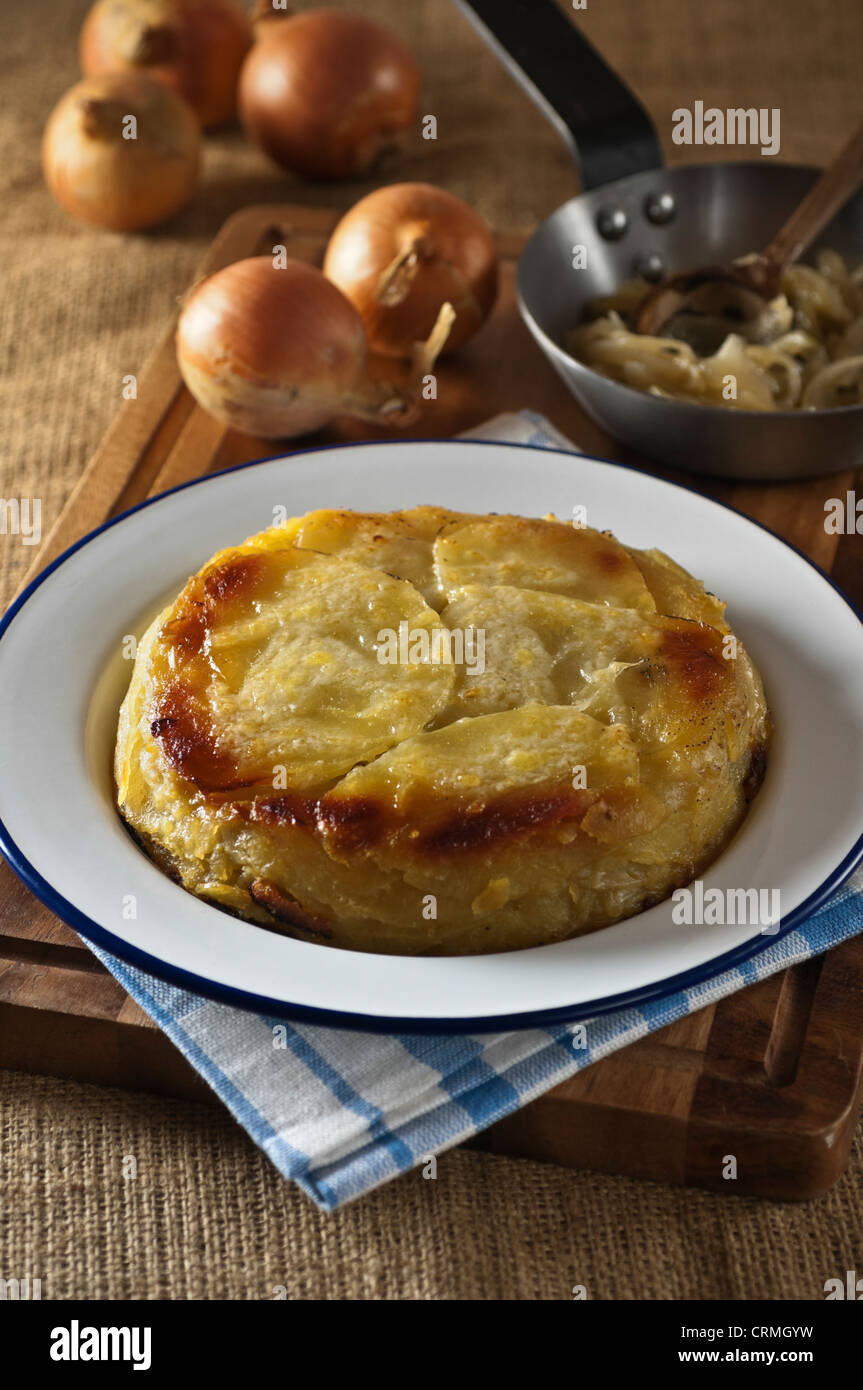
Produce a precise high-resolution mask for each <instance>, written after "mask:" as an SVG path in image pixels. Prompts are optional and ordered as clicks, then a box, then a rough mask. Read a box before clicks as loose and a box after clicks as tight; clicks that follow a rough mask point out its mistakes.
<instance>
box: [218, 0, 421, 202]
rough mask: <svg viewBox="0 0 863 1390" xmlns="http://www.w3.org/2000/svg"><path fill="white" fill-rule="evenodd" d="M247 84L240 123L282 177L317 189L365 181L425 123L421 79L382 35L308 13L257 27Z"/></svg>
mask: <svg viewBox="0 0 863 1390" xmlns="http://www.w3.org/2000/svg"><path fill="white" fill-rule="evenodd" d="M257 32H258V33H259V35H260V37H259V38H258V41H257V42H256V43H255V45H254V47H253V48H252V51H251V53H250V54H249V56H248V58H247V59H246V61H245V63H244V64H243V71H242V73H241V75H240V94H239V104H240V117H241V119H242V122H243V125H244V126H245V128H246V130H247V132H248V133H249V135H250V136H251V138H252V139H253V140H255V141H257V143H258V144H259V145H261V146H262V148H263V149H264V150H266V152H267V154H269V155H271V156H272V157H273V159H275V160H276V161H277V162H278V163H279V164H281V165H283V167H284V168H286V169H289V170H291V171H292V172H294V173H298V174H304V175H305V176H306V177H308V178H312V179H342V178H350V177H351V176H353V175H356V174H362V173H365V172H366V171H367V170H368V169H369V168H370V167H371V165H372V164H373V163H374V161H375V159H376V158H377V156H378V154H379V153H380V152H381V150H382V149H383V148H385V147H386V146H387V145H390V144H392V143H394V139H395V137H396V135H397V134H398V133H399V132H401V131H403V130H404V129H406V128H407V127H408V126H410V125H412V124H413V123H414V121H415V120H416V116H417V99H418V94H419V82H420V75H419V69H418V68H417V65H416V63H415V62H414V59H413V57H412V56H411V54H410V52H409V51H408V49H407V48H406V47H405V45H404V44H403V43H402V41H401V39H399V38H398V37H397V36H396V35H395V34H393V33H391V31H390V30H389V29H386V28H384V26H383V25H381V24H377V23H375V22H374V21H373V20H371V19H366V18H364V17H363V16H362V15H357V14H347V13H345V12H344V11H342V10H328V9H324V10H308V11H306V12H305V13H303V14H298V15H288V16H287V17H285V18H282V19H272V20H270V19H268V20H267V21H266V22H265V23H263V24H260V25H259V26H258V30H257Z"/></svg>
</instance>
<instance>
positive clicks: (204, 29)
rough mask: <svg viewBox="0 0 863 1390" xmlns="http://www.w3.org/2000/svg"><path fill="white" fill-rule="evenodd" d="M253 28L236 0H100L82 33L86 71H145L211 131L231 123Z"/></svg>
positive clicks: (82, 52) (82, 64) (82, 55)
mask: <svg viewBox="0 0 863 1390" xmlns="http://www.w3.org/2000/svg"><path fill="white" fill-rule="evenodd" d="M251 43H252V27H251V25H250V23H249V20H248V18H247V16H246V14H245V12H244V11H243V10H242V9H241V8H240V6H239V5H238V4H236V3H235V0H97V3H96V4H95V5H94V6H93V8H92V9H91V10H90V12H89V13H88V15H87V18H86V19H85V21H84V27H83V29H82V30H81V41H80V49H81V69H82V71H83V72H84V74H85V76H87V77H95V76H98V75H99V74H101V73H106V72H122V71H127V70H129V69H132V70H133V71H138V72H145V73H146V74H147V75H148V76H149V77H152V78H155V79H156V81H158V82H162V83H164V84H165V86H167V87H170V88H171V90H172V91H175V92H177V93H179V95H180V96H182V97H184V98H185V100H186V101H187V102H188V103H189V105H190V106H191V107H192V110H193V111H194V112H195V114H196V115H197V117H198V119H199V121H200V122H201V124H202V125H204V126H211V125H218V124H220V123H221V122H222V121H227V120H230V119H231V117H232V116H233V115H234V114H235V112H236V109H237V80H238V78H239V75H240V68H241V67H242V64H243V59H244V58H245V56H246V54H247V53H248V51H249V48H250V47H251Z"/></svg>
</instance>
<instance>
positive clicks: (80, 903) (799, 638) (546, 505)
mask: <svg viewBox="0 0 863 1390" xmlns="http://www.w3.org/2000/svg"><path fill="white" fill-rule="evenodd" d="M421 503H435V504H439V505H441V506H444V507H451V508H456V509H461V510H464V511H477V512H487V511H498V512H516V513H522V514H524V515H533V516H542V515H544V514H545V513H547V512H554V513H556V515H557V516H559V517H561V518H566V517H570V516H571V515H572V509H573V507H575V506H579V505H583V506H585V507H586V508H587V518H588V521H589V524H590V525H592V526H596V527H598V528H599V529H602V530H606V529H607V530H611V531H613V532H614V534H615V535H616V536H617V537H618V539H620V540H622V541H624V542H625V543H626V544H629V545H635V546H638V547H650V546H658V547H659V548H660V549H661V550H664V551H666V552H667V553H668V554H669V555H671V556H673V558H674V559H675V560H677V561H678V562H679V563H680V564H682V565H684V566H685V567H686V568H687V569H688V570H691V571H692V573H693V574H695V575H697V576H698V577H699V578H701V579H704V581H705V583H706V584H707V587H708V588H709V589H711V590H712V591H714V592H715V593H718V594H719V595H720V596H721V597H722V598H724V599H726V600H727V601H728V610H729V618H730V621H731V624H732V626H733V628H734V630H735V631H736V632H737V633H738V634H739V636H740V637H741V638H742V640H743V641H744V643H745V644H746V646H747V647H748V649H749V651H750V652H751V654H752V656H753V659H754V661H755V663H756V665H757V666H758V668H759V670H760V671H761V674H762V676H763V678H764V684H765V687H766V690H767V695H768V699H769V702H770V705H771V709H772V712H773V716H774V721H775V726H776V733H775V736H774V740H773V743H772V747H771V750H770V761H769V766H768V772H767V777H766V780H765V783H764V786H763V788H762V790H761V792H760V794H759V796H758V797H757V798H756V800H755V802H754V804H753V807H752V810H751V811H750V814H749V816H748V818H747V819H746V821H745V823H744V825H743V827H742V829H741V830H740V832H739V834H738V835H737V836H736V837H735V839H734V840H733V842H732V843H731V845H730V846H729V847H728V849H727V850H726V852H725V853H724V854H723V855H722V856H721V858H720V859H719V860H717V862H716V863H715V864H714V865H713V866H712V868H711V869H710V870H709V871H708V872H707V873H706V874H705V876H704V880H703V882H704V891H705V893H707V891H708V890H709V889H710V888H719V889H720V890H725V889H730V888H735V889H740V888H744V889H749V888H756V889H759V890H760V889H766V890H778V891H779V893H780V903H781V914H782V917H781V925H780V928H779V931H780V933H784V932H787V931H789V930H791V929H792V928H793V927H794V926H795V925H796V924H798V923H799V922H800V921H801V920H802V919H803V918H804V917H806V916H807V915H808V914H809V913H810V912H812V911H813V910H814V909H815V908H816V907H817V906H819V905H820V903H821V902H823V901H824V899H825V898H826V897H827V895H828V894H829V893H830V892H831V891H832V890H833V889H834V888H835V887H837V886H838V884H839V883H841V882H842V881H843V879H844V878H846V877H847V876H848V874H849V873H850V872H851V870H852V869H853V868H854V867H855V865H856V864H857V862H858V861H859V860H860V858H861V857H863V625H861V621H860V619H859V618H858V616H857V614H856V613H855V612H854V610H853V609H852V608H851V606H850V605H849V604H848V603H847V602H846V600H845V599H844V598H843V597H842V596H841V595H840V594H839V593H838V592H837V590H836V589H834V588H833V587H832V585H831V584H830V583H829V581H827V580H826V579H825V578H824V577H823V575H821V574H820V572H819V571H818V570H816V569H815V568H814V567H813V566H812V565H811V564H809V562H808V561H806V560H805V559H804V558H803V557H802V556H801V555H799V554H798V553H797V552H796V551H794V550H792V549H791V548H790V547H789V546H787V545H785V544H784V543H783V542H782V541H780V540H778V539H777V538H776V537H775V536H773V535H772V534H770V532H768V531H765V530H763V529H762V528H761V527H759V526H756V525H755V524H753V523H752V522H750V521H747V520H746V519H745V518H743V517H742V516H739V515H738V514H737V513H736V512H733V511H731V510H729V509H727V508H725V507H722V506H719V505H717V504H716V503H713V502H710V501H707V500H705V499H704V498H703V497H700V496H699V495H698V494H696V493H693V492H689V491H687V490H686V489H683V488H679V487H674V486H672V485H671V484H669V483H665V482H660V481H658V480H657V479H655V478H651V477H648V476H646V475H644V474H640V473H637V472H634V471H632V470H630V469H627V468H623V467H621V466H619V465H616V464H609V463H602V462H598V461H595V460H593V459H587V458H583V457H580V456H578V455H572V454H565V453H557V452H553V451H547V450H540V449H529V448H525V447H520V446H517V445H506V444H481V443H477V442H474V441H452V442H445V443H441V442H429V443H387V444H362V445H353V446H348V447H345V448H340V449H328V450H321V451H313V452H309V453H304V454H294V455H293V456H291V457H287V458H277V459H272V460H269V461H266V462H263V463H258V464H254V465H248V466H246V467H244V468H240V469H235V470H233V471H231V472H228V473H223V474H220V475H218V476H216V477H213V478H208V479H205V480H204V481H202V482H199V483H194V484H192V485H190V486H188V487H185V488H182V489H180V490H179V491H176V492H174V493H169V494H167V495H165V496H163V497H161V498H157V499H156V500H155V501H152V502H148V503H145V504H144V505H143V506H141V507H139V508H137V509H136V510H135V511H132V512H130V513H128V514H127V515H126V516H124V517H121V518H120V519H118V520H117V521H114V522H112V523H110V524H109V525H107V526H105V527H103V528H102V529H101V530H100V531H97V532H95V533H94V534H93V535H92V536H90V537H89V538H87V539H86V540H84V541H82V542H81V543H80V544H79V545H77V546H75V547H74V548H73V549H72V550H70V551H68V552H67V553H66V554H65V555H64V556H61V557H60V559H59V560H57V561H56V562H55V563H54V564H53V565H52V566H51V567H50V568H49V569H48V570H46V571H45V572H44V573H43V574H42V575H41V576H40V577H39V578H38V579H37V580H36V581H35V583H34V584H32V585H31V586H30V588H29V589H28V591H27V592H26V593H25V594H24V595H23V596H22V597H21V598H20V599H19V600H18V602H17V603H16V604H15V605H14V606H13V608H12V609H11V610H10V612H9V614H8V615H7V617H6V618H5V620H4V622H3V624H2V626H0V727H2V730H3V744H4V756H3V765H2V770H0V822H2V825H0V848H2V850H3V853H4V854H5V856H6V858H7V859H8V860H9V862H10V863H11V864H12V866H13V867H14V868H15V869H16V870H17V872H18V873H19V874H20V876H21V877H22V878H23V879H24V880H25V882H26V883H27V884H28V885H29V886H30V887H31V888H32V889H33V891H34V892H35V893H37V894H38V896H39V897H40V898H42V899H43V901H44V902H46V903H47V904H48V906H49V907H51V908H52V909H53V910H54V911H55V912H57V913H58V914H59V915H60V916H61V917H63V918H64V919H65V920H66V921H67V922H69V923H70V924H71V925H72V926H73V927H75V928H76V929H77V930H79V931H81V932H82V933H83V934H84V935H86V936H87V937H89V938H90V939H92V940H93V941H95V942H96V943H98V944H99V945H101V946H103V947H105V948H106V949H107V950H109V951H112V952H113V953H114V954H115V955H117V956H120V957H122V958H123V959H124V960H126V961H129V962H131V963H133V964H135V965H139V966H141V967H142V968H144V969H146V970H149V971H151V972H152V973H153V974H155V975H159V976H161V977H163V978H165V979H168V980H171V981H173V982H174V983H176V984H180V985H184V986H186V987H187V988H189V989H191V990H195V991H197V992H198V993H201V994H205V995H208V996H210V997H213V998H218V999H224V1000H227V1001H229V1002H232V1003H235V1004H238V1005H241V1006H244V1007H247V1008H254V1009H258V1010H260V1011H262V1012H268V1013H270V1014H273V1015H277V1016H278V1015H280V1016H284V1017H291V1018H304V1019H306V1020H310V1021H316V1022H321V1023H331V1024H335V1025H339V1026H342V1027H344V1026H354V1027H361V1028H369V1029H381V1030H387V1029H389V1030H392V1029H402V1030H411V1029H413V1030H419V1031H459V1030H464V1031H481V1030H483V1029H498V1028H511V1027H528V1026H536V1025H538V1024H545V1023H552V1022H558V1021H562V1020H565V1019H577V1018H585V1017H589V1016H591V1015H594V1014H598V1013H603V1012H607V1011H610V1010H612V1009H615V1008H619V1007H621V1006H622V1005H625V1004H632V1003H636V1002H645V1001H647V1000H650V999H656V998H658V997H660V996H661V995H663V994H665V993H668V992H669V991H671V990H673V989H679V988H681V987H683V986H689V985H693V984H697V983H699V982H700V981H703V980H706V979H708V978H709V977H710V976H711V975H713V974H715V973H716V972H717V971H718V970H720V969H723V968H728V967H729V966H730V965H732V964H735V963H739V962H740V961H742V960H744V959H746V958H747V957H749V956H752V955H754V954H755V953H756V952H757V951H760V950H763V949H765V948H766V947H767V946H769V945H770V944H771V943H772V942H774V941H775V940H776V939H777V933H775V932H774V933H772V934H765V933H764V932H762V931H760V930H759V928H758V927H757V926H752V925H746V924H744V925H737V926H729V925H724V926H684V925H677V924H675V922H674V921H673V919H672V906H673V905H672V903H671V902H670V901H669V902H665V903H662V904H660V905H659V906H657V907H654V908H651V909H650V910H649V911H647V912H643V913H641V914H640V915H639V916H637V917H633V918H631V919H630V920H629V921H626V922H621V923H619V924H618V925H617V926H614V927H608V928H606V929H605V930H604V931H598V932H595V933H593V934H592V935H590V936H584V937H580V938H578V939H576V940H574V941H568V942H563V943H560V944H557V945H553V946H543V947H539V948H537V949H532V950H528V951H516V952H512V953H507V954H502V955H493V956H472V957H465V958H443V959H422V958H420V959H416V958H402V957H396V956H375V955H363V954H359V953H356V952H348V951H340V950H335V949H332V948H328V947H325V946H319V945H308V944H306V943H303V942H298V941H293V940H291V939H290V938H289V937H285V936H280V935H277V934H276V933H274V932H271V931H266V930H264V929H262V928H260V927H256V926H251V925H249V924H248V923H245V922H242V921H239V920H237V919H236V918H233V917H230V916H228V915H227V914H225V913H223V912H220V911H218V910H217V909H215V908H213V907H210V906H208V905H207V904H205V903H202V902H199V901H198V900H197V899H196V898H194V897H192V896H191V895H190V894H188V893H186V892H184V890H183V889H182V888H180V887H178V886H177V885H176V884H174V883H172V882H171V881H170V880H169V879H168V878H166V877H165V876H164V875H163V874H162V873H160V871H159V870H158V869H157V868H156V867H155V866H154V865H153V864H152V863H151V862H150V861H149V860H148V859H147V858H146V856H145V855H144V854H143V853H142V852H141V851H140V850H139V849H138V848H137V847H136V845H135V844H134V842H133V841H132V839H131V837H130V836H129V835H128V834H127V832H126V830H125V829H124V827H123V825H122V824H121V822H120V820H119V818H118V816H117V813H116V811H115V809H114V803H113V795H112V782H111V754H112V747H113V740H114V733H115V727H116V718H117V710H118V707H119V704H120V700H121V699H122V696H123V694H124V692H125V687H126V684H127V682H128V679H129V674H130V665H129V662H128V661H127V660H124V658H123V656H122V645H123V643H122V639H123V638H124V636H126V635H128V634H140V633H141V631H142V630H143V627H144V625H145V623H146V622H147V621H148V620H149V618H150V617H151V616H152V614H153V613H155V612H156V611H157V610H158V607H159V606H160V605H161V604H162V603H163V602H165V601H166V600H167V599H168V598H169V597H170V596H171V595H172V594H174V593H175V592H176V591H177V590H178V589H179V588H180V586H181V585H182V584H183V582H184V581H185V580H186V578H187V577H188V575H189V574H191V573H192V572H193V571H195V570H197V569H198V568H199V567H200V565H201V564H203V563H204V561H206V560H207V559H208V558H209V557H210V556H211V555H212V554H213V552H214V551H216V550H218V549H219V548H220V547H222V546H226V545H231V544H234V543H237V542H239V541H241V540H243V539H244V538H245V537H246V536H247V535H250V534H251V533H252V532H255V531H259V530H261V529H262V528H263V527H265V526H268V525H270V524H271V523H272V521H273V517H274V508H277V507H279V506H283V507H284V508H285V509H286V513H287V515H294V514H297V513H301V512H305V511H308V510H311V509H313V508H316V507H354V508H357V509H364V510H365V509H372V510H381V511H390V510H393V509H395V508H401V507H411V506H415V505H418V504H421ZM132 898H133V899H134V900H135V902H136V905H137V916H135V917H134V918H133V919H131V920H127V917H128V910H125V911H124V904H128V903H129V901H130V899H132Z"/></svg>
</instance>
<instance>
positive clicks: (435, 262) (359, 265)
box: [324, 183, 497, 357]
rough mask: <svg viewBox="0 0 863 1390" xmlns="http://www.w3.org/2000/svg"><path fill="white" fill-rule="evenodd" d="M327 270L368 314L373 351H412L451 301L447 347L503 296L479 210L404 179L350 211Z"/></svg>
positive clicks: (340, 227) (365, 315) (472, 330)
mask: <svg viewBox="0 0 863 1390" xmlns="http://www.w3.org/2000/svg"><path fill="white" fill-rule="evenodd" d="M324 274H325V275H326V276H328V278H329V279H330V280H332V281H333V284H335V285H338V287H339V289H340V290H342V291H343V292H344V293H345V294H346V295H347V296H348V299H350V300H351V302H352V303H353V304H354V306H355V307H356V308H357V309H358V311H359V313H360V314H361V315H362V319H363V322H364V324H365V327H366V335H367V337H368V340H369V346H370V347H371V349H372V351H374V352H380V353H384V354H386V356H388V357H409V356H410V354H411V345H412V344H413V343H414V342H415V341H416V340H417V339H419V338H425V337H426V336H427V335H428V334H429V333H430V332H431V329H432V325H433V324H434V321H435V319H436V317H437V315H438V313H439V311H440V306H441V304H443V303H444V302H445V301H448V302H449V303H451V304H452V306H453V308H454V309H455V314H456V318H455V323H454V325H453V329H452V332H451V333H450V335H449V338H448V339H447V345H446V351H447V352H450V351H452V349H453V348H457V347H459V346H460V345H461V344H462V343H465V342H467V340H468V338H470V337H472V336H473V334H474V333H476V331H477V329H478V328H480V327H481V326H482V324H483V323H484V322H485V320H486V319H487V317H488V315H489V314H490V312H491V310H492V307H493V305H494V301H495V297H496V294H497V251H496V248H495V244H494V238H493V237H492V235H491V232H490V231H489V230H488V228H487V227H486V225H485V223H484V222H483V220H482V218H481V217H479V216H478V215H477V214H476V213H475V212H474V211H473V209H472V208H469V207H468V206H467V204H466V203H463V202H462V201H461V199H460V198H456V197H455V196H454V195H453V194H452V193H447V192H445V190H444V189H442V188H433V187H432V186H431V185H430V184H427V183H396V184H391V185H389V186H388V187H386V188H379V189H377V191H376V192H374V193H370V194H369V195H368V197H366V198H362V199H360V201H359V202H358V203H357V204H356V205H355V206H354V207H353V208H351V210H350V212H348V213H346V214H345V216H344V217H343V218H342V220H341V221H340V222H339V224H338V226H337V227H336V229H335V231H334V232H333V235H332V237H331V239H330V243H329V246H328V247H327V253H326V256H325V258H324Z"/></svg>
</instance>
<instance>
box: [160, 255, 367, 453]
mask: <svg viewBox="0 0 863 1390" xmlns="http://www.w3.org/2000/svg"><path fill="white" fill-rule="evenodd" d="M366 355H367V347H366V337H365V333H364V331H363V325H362V320H361V319H360V316H359V314H358V313H357V312H356V310H355V309H354V307H353V305H352V304H351V303H350V302H349V300H347V299H346V298H345V296H344V295H343V294H342V293H341V291H340V290H338V289H336V287H335V285H333V284H331V283H330V281H329V280H326V279H325V278H324V276H323V275H322V274H321V272H320V271H319V270H317V269H316V268H315V267H314V266H311V265H307V264H306V262H305V261H292V260H289V261H288V262H287V264H286V266H285V267H284V268H283V269H276V268H275V267H274V265H273V261H272V258H271V257H270V256H253V257H250V258H249V259H247V260H243V261H237V262H235V263H234V264H233V265H229V266H226V267H225V269H224V270H219V271H217V272H216V274H215V275H210V276H209V277H208V278H207V279H206V280H203V281H201V283H200V284H199V285H196V286H195V288H194V289H193V290H192V293H191V295H190V296H189V298H188V300H187V301H186V304H185V306H184V308H183V312H182V314H181V315H180V321H179V324H178V327H177V359H178V362H179V365H180V371H181V373H182V375H183V380H184V381H185V383H186V385H187V386H188V388H189V390H190V391H191V393H192V395H193V396H194V397H195V399H196V400H197V401H198V403H199V404H200V405H202V406H203V408H204V409H205V410H206V411H208V413H209V414H210V415H213V416H215V418H216V419H217V420H219V421H221V423H222V424H224V425H229V426H231V427H233V428H235V429H238V430H242V431H244V432H245V433H246V434H251V435H256V436H258V437H260V438H263V439H288V438H291V437H293V436H294V435H297V434H306V433H307V432H309V431H311V430H316V429H320V428H321V427H322V426H323V425H325V424H328V423H329V421H330V420H332V419H333V418H334V417H335V416H336V415H339V414H343V413H345V412H346V410H347V402H349V401H350V400H351V399H352V398H358V397H359V396H361V394H362V391H363V382H364V380H365V365H366Z"/></svg>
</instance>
